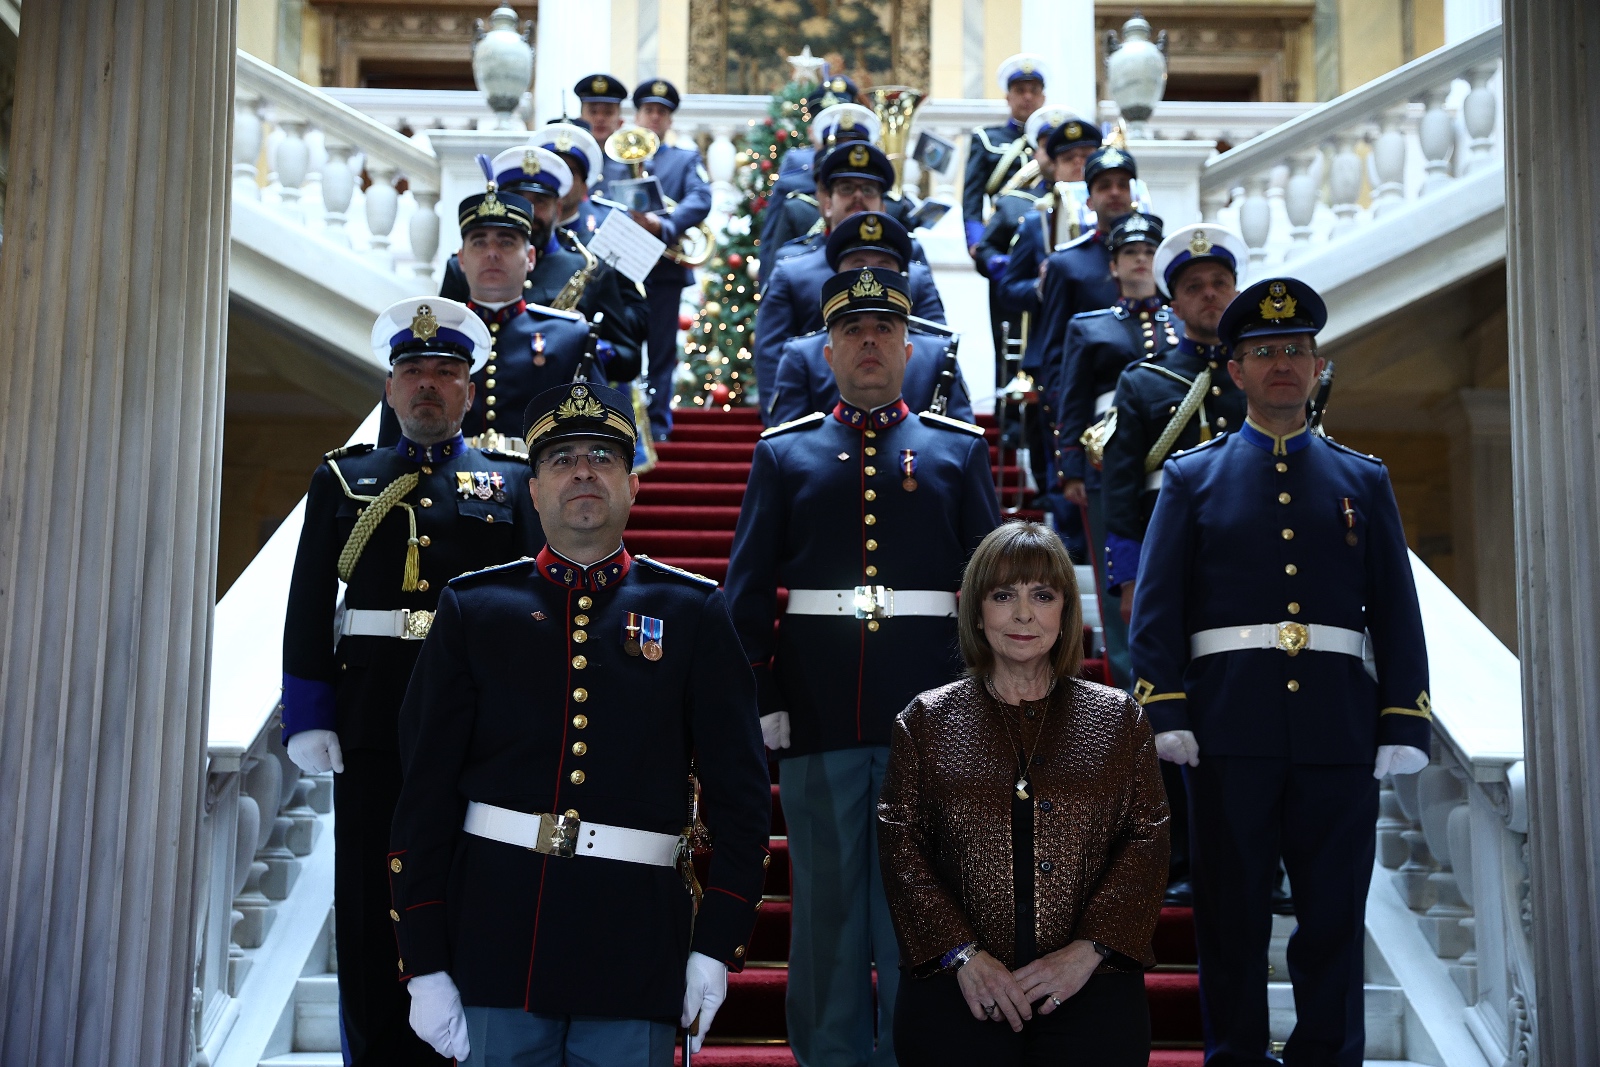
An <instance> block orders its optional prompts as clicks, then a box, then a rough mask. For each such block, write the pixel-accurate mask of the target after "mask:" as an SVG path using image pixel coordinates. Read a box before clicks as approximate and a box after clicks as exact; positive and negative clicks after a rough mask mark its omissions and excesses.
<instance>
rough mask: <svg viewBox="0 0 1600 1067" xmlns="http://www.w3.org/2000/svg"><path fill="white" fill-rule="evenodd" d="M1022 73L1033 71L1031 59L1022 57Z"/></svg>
mask: <svg viewBox="0 0 1600 1067" xmlns="http://www.w3.org/2000/svg"><path fill="white" fill-rule="evenodd" d="M1022 73H1024V74H1032V73H1033V60H1031V59H1024V60H1023V61H1022Z"/></svg>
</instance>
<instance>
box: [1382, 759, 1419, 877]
mask: <svg viewBox="0 0 1600 1067" xmlns="http://www.w3.org/2000/svg"><path fill="white" fill-rule="evenodd" d="M1410 829H1414V827H1413V826H1412V825H1411V821H1410V820H1409V819H1407V818H1406V817H1405V813H1404V812H1403V811H1401V810H1400V797H1399V795H1398V794H1397V793H1395V791H1394V778H1393V777H1392V776H1391V777H1389V778H1386V779H1384V782H1383V785H1382V786H1381V787H1380V788H1379V791H1378V862H1379V863H1381V864H1383V865H1384V866H1385V867H1387V868H1389V869H1390V870H1391V871H1392V870H1394V869H1396V868H1397V867H1399V866H1400V865H1401V864H1402V863H1404V862H1405V861H1406V857H1407V855H1408V854H1409V853H1410V849H1409V847H1408V846H1407V845H1406V842H1405V838H1404V837H1402V836H1401V835H1402V834H1404V833H1405V832H1406V831H1407V830H1410Z"/></svg>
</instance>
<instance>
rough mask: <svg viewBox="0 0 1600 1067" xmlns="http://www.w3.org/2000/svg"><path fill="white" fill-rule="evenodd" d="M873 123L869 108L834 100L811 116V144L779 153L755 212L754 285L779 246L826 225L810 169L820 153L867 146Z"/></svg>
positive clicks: (873, 134)
mask: <svg viewBox="0 0 1600 1067" xmlns="http://www.w3.org/2000/svg"><path fill="white" fill-rule="evenodd" d="M879 126H880V124H879V122H878V116H876V115H874V114H873V113H872V111H871V110H870V109H868V108H866V107H863V106H862V105H860V104H856V103H851V102H849V101H845V102H841V103H836V104H834V105H832V106H831V107H829V108H827V109H826V110H824V111H822V112H820V113H818V114H817V116H816V117H815V118H813V119H812V120H811V139H812V141H814V142H815V144H816V147H815V148H812V147H810V146H806V147H801V148H791V149H789V150H788V151H787V152H785V153H784V154H783V163H782V164H781V170H780V173H779V175H778V180H777V181H776V182H775V183H773V186H772V191H771V192H770V193H768V194H767V198H768V202H767V206H766V207H765V208H764V209H763V211H762V216H761V270H760V273H759V274H758V275H757V277H756V283H757V284H758V285H765V284H766V281H767V278H768V276H769V275H770V274H771V273H772V268H773V267H774V266H775V265H776V264H777V262H778V260H779V259H780V258H782V255H781V254H780V249H783V248H784V247H785V246H787V245H789V244H790V242H792V241H795V240H798V239H799V238H802V237H805V236H807V235H809V234H812V233H814V232H819V231H821V230H823V229H824V228H825V227H826V223H824V222H823V220H822V205H821V202H820V201H821V196H820V195H819V194H821V193H822V192H823V190H821V189H819V188H818V182H817V169H816V168H817V164H818V163H819V162H821V157H823V156H825V155H827V154H828V153H829V152H831V151H833V149H834V148H836V147H838V146H839V145H840V144H841V143H843V142H845V141H865V142H866V143H868V144H871V143H872V142H874V141H876V140H877V139H878V130H879ZM797 156H798V157H799V159H798V160H797V161H796V162H795V163H794V164H793V165H792V166H791V163H790V161H791V160H792V159H794V158H795V157H797ZM883 206H884V207H886V208H887V207H888V206H889V205H887V204H885V205H883ZM891 213H892V212H891ZM897 217H898V216H897Z"/></svg>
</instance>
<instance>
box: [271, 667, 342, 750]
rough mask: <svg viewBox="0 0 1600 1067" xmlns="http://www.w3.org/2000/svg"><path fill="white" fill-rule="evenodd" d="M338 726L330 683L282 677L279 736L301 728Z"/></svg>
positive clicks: (290, 675) (286, 675) (288, 736)
mask: <svg viewBox="0 0 1600 1067" xmlns="http://www.w3.org/2000/svg"><path fill="white" fill-rule="evenodd" d="M337 725H338V713H337V710H336V706H335V701H334V696H333V683H331V682H313V681H309V680H307V679H305V678H296V677H295V676H294V675H292V674H285V675H284V676H283V739H284V740H285V741H287V740H289V738H291V737H293V736H294V735H295V734H297V733H299V732H300V731H302V730H332V729H335V728H336V727H337Z"/></svg>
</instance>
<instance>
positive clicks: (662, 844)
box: [461, 800, 683, 867]
mask: <svg viewBox="0 0 1600 1067" xmlns="http://www.w3.org/2000/svg"><path fill="white" fill-rule="evenodd" d="M461 828H462V829H463V830H465V831H466V832H467V833H469V834H472V835H473V836H475V837H487V838H488V839H489V840H491V841H499V842H501V843H503V844H507V845H517V846H519V847H521V848H526V849H531V850H533V851H534V852H541V853H543V854H545V855H547V856H593V857H595V858H596V859H603V860H621V861H622V862H624V863H645V864H649V865H650V866H652V867H671V866H673V865H674V864H676V863H677V861H678V852H679V849H680V847H681V846H682V844H683V838H682V837H674V836H673V835H672V834H657V833H652V832H650V831H649V830H630V829H628V828H627V827H625V826H606V825H604V824H602V823H597V822H583V821H581V820H579V819H574V818H572V817H570V816H566V815H532V814H529V813H528V812H525V811H512V810H511V809H510V808H497V807H495V806H494V805H493V804H479V803H478V802H477V801H475V800H474V801H472V802H470V803H469V804H468V805H467V817H466V819H465V820H464V821H463V822H462V824H461Z"/></svg>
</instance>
